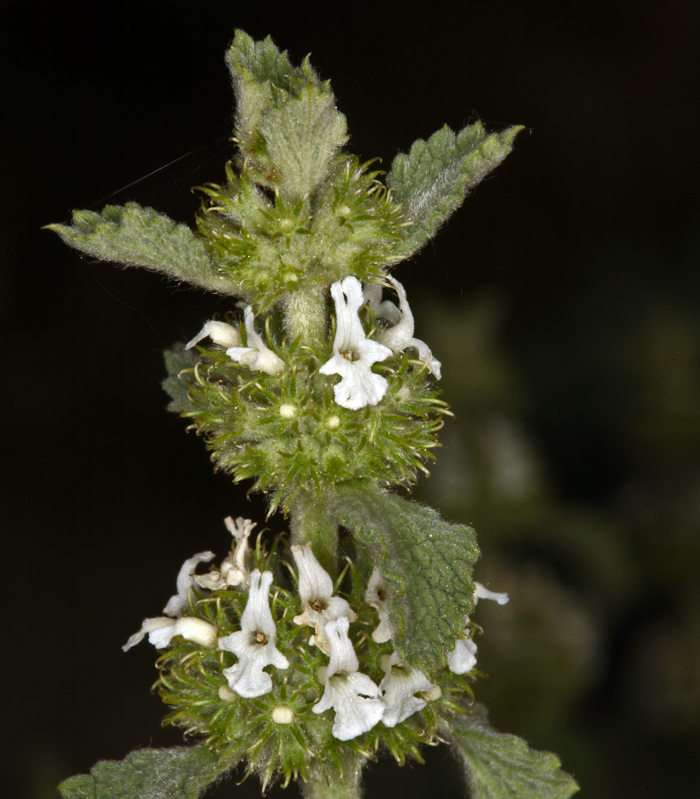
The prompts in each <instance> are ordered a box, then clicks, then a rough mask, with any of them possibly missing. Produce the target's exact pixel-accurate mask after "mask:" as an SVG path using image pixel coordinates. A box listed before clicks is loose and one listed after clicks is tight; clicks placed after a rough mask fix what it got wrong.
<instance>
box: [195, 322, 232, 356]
mask: <svg viewBox="0 0 700 799" xmlns="http://www.w3.org/2000/svg"><path fill="white" fill-rule="evenodd" d="M207 336H208V337H209V338H210V339H211V340H212V341H213V342H214V344H218V345H219V346H220V347H227V348H228V347H240V346H241V344H242V343H243V342H242V341H241V334H240V333H239V332H238V330H237V328H235V327H234V326H233V325H229V324H228V323H227V322H217V321H215V320H213V319H212V320H210V321H209V322H206V323H205V325H204V327H203V328H202V329H201V330H200V331H199V333H197V335H196V336H195V337H194V338H193V339H191V340H190V341H188V342H187V344H186V345H185V349H186V350H190V349H192V347H194V346H195V344H199V342H200V341H201V340H202V339H203V338H207Z"/></svg>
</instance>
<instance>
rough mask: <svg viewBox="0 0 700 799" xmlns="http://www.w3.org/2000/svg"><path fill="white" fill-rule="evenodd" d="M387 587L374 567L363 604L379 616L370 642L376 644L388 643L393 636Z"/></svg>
mask: <svg viewBox="0 0 700 799" xmlns="http://www.w3.org/2000/svg"><path fill="white" fill-rule="evenodd" d="M388 591H389V587H388V586H387V584H386V582H385V581H384V578H383V577H382V575H381V572H380V571H379V569H378V568H377V567H376V566H375V567H374V569H373V570H372V575H371V577H370V578H369V582H368V583H367V590H366V591H365V602H366V603H367V604H368V605H369V606H370V607H373V608H376V610H377V613H378V614H379V624H378V625H377V627H376V628H375V630H374V632H373V633H372V640H374V641H375V642H376V643H378V644H383V643H386V641H390V640H391V638H392V637H393V635H394V627H393V625H392V623H391V619H390V618H389V598H388Z"/></svg>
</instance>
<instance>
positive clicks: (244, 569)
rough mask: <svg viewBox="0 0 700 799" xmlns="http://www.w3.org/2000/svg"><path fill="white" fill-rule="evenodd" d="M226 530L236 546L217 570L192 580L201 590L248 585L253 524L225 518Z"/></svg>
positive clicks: (242, 520)
mask: <svg viewBox="0 0 700 799" xmlns="http://www.w3.org/2000/svg"><path fill="white" fill-rule="evenodd" d="M224 524H225V525H226V528H227V529H228V531H229V532H230V533H231V535H232V536H233V537H234V539H235V540H236V546H235V549H234V550H233V552H232V553H231V554H230V555H227V556H226V557H225V558H224V560H222V561H221V566H220V568H219V569H218V571H217V570H216V569H214V570H212V571H210V572H209V573H208V574H196V575H195V577H194V579H195V580H196V581H197V583H198V584H199V585H201V586H202V588H208V589H209V590H210V591H221V590H222V589H224V588H229V587H230V588H237V587H239V586H240V587H241V588H244V589H245V588H247V587H248V585H249V583H250V573H249V572H250V567H249V565H250V550H249V546H248V538H249V536H250V534H251V533H252V532H253V529H254V528H255V522H252V521H251V520H250V519H244V518H243V517H242V516H239V517H238V518H237V519H236V521H235V522H234V520H233V519H232V518H231V517H230V516H227V517H226V518H225V519H224Z"/></svg>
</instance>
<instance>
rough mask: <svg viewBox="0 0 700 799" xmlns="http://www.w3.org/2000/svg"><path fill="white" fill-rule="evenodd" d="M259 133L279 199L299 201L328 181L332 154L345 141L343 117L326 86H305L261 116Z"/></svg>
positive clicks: (345, 127) (345, 129) (345, 132)
mask: <svg viewBox="0 0 700 799" xmlns="http://www.w3.org/2000/svg"><path fill="white" fill-rule="evenodd" d="M261 131H262V133H263V135H264V137H265V141H266V143H267V152H268V154H269V156H270V159H271V161H272V163H273V165H274V167H275V168H276V169H277V170H279V173H280V179H279V185H280V189H281V191H282V194H283V195H286V196H287V197H291V198H294V199H301V198H302V197H305V196H306V195H307V194H310V193H311V192H313V191H314V190H315V189H316V188H318V186H319V185H320V184H321V183H322V182H323V181H324V180H325V178H326V177H328V174H329V172H330V171H331V166H332V163H333V156H334V155H335V153H336V151H337V150H338V149H339V148H340V147H342V146H343V145H344V144H345V142H346V141H347V138H348V137H347V126H346V121H345V117H344V116H343V114H341V113H340V112H339V111H337V110H336V108H335V98H334V97H333V93H332V92H331V91H330V89H329V88H328V86H327V85H323V86H321V87H315V86H313V85H309V86H305V87H304V89H303V91H302V92H301V95H300V97H299V98H291V97H289V98H285V100H284V102H282V103H281V104H280V106H279V108H274V109H272V110H270V112H269V113H268V114H267V115H266V116H265V118H264V120H263V122H262V125H261Z"/></svg>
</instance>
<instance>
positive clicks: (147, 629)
mask: <svg viewBox="0 0 700 799" xmlns="http://www.w3.org/2000/svg"><path fill="white" fill-rule="evenodd" d="M146 634H148V641H149V643H151V644H153V646H155V647H156V648H157V649H164V648H165V647H166V646H168V644H170V641H171V640H172V639H173V638H174V637H175V636H176V635H181V636H182V637H183V638H186V639H187V640H188V641H194V642H195V643H197V644H201V645H202V646H214V644H215V643H216V627H214V625H213V624H209V622H208V621H204V620H203V619H195V618H193V617H191V616H181V617H180V618H179V619H170V618H168V617H167V616H158V617H156V618H155V619H144V620H143V624H142V625H141V629H140V630H139V631H138V632H137V633H134V634H133V635H132V636H131V638H129V640H128V641H127V642H126V643H125V644H124V646H123V647H122V649H123V650H124V652H126V651H127V649H131V647H132V646H136V644H138V643H140V642H141V641H143V639H144V637H145V636H146Z"/></svg>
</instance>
